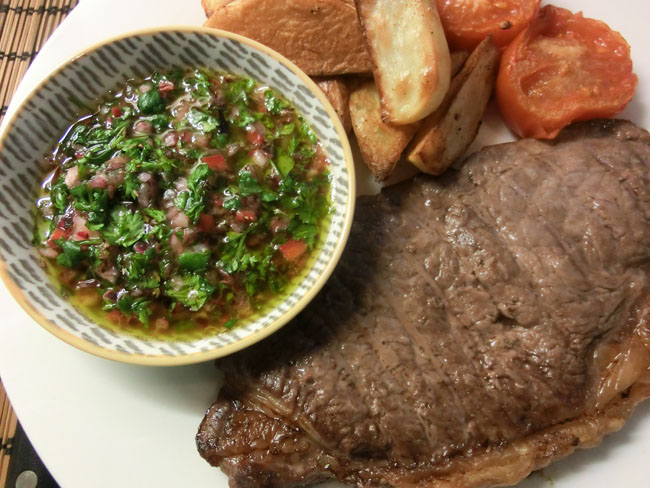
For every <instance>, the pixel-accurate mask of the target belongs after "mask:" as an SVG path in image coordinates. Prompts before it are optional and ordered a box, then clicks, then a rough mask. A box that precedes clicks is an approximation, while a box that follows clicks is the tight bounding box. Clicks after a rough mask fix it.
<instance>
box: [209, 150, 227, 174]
mask: <svg viewBox="0 0 650 488" xmlns="http://www.w3.org/2000/svg"><path fill="white" fill-rule="evenodd" d="M203 162H204V163H205V164H207V165H208V168H210V169H211V170H212V171H228V170H229V169H230V167H229V166H228V162H227V161H226V158H224V157H223V155H222V154H212V155H210V156H203Z"/></svg>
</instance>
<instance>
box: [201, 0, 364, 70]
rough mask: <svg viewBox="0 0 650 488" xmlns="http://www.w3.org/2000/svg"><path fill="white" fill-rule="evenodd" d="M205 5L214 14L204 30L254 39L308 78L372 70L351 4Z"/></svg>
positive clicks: (234, 1) (295, 0)
mask: <svg viewBox="0 0 650 488" xmlns="http://www.w3.org/2000/svg"><path fill="white" fill-rule="evenodd" d="M203 6H204V8H205V9H206V11H209V12H211V13H212V15H211V16H210V17H209V18H208V20H207V22H206V23H205V24H204V25H205V26H206V27H215V28H217V29H223V30H227V31H230V32H235V33H237V34H241V35H243V36H246V37H250V38H251V39H255V40H256V41H259V42H261V43H262V44H265V45H267V46H269V47H270V48H271V49H275V50H276V51H278V52H279V53H281V54H283V55H285V56H286V57H287V58H289V59H290V60H291V61H293V62H294V63H296V64H297V65H298V66H299V67H300V68H302V70H303V71H305V72H306V73H307V74H308V75H314V76H331V75H336V74H342V73H369V72H370V71H371V68H372V63H371V61H370V56H369V55H368V52H367V51H366V46H365V43H364V40H363V35H362V33H361V27H360V26H359V21H358V19H357V12H356V9H355V7H354V5H353V4H352V2H351V1H350V0H230V1H228V0H204V3H203ZM214 9H216V10H214Z"/></svg>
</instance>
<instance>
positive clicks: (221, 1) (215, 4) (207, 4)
mask: <svg viewBox="0 0 650 488" xmlns="http://www.w3.org/2000/svg"><path fill="white" fill-rule="evenodd" d="M235 1H236V0H201V6H202V7H203V10H204V11H205V16H206V17H210V16H211V15H212V14H213V13H214V12H215V11H216V10H219V9H220V8H221V7H223V6H225V5H227V4H229V3H230V2H235Z"/></svg>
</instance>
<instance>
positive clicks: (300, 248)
mask: <svg viewBox="0 0 650 488" xmlns="http://www.w3.org/2000/svg"><path fill="white" fill-rule="evenodd" d="M278 249H279V250H280V252H281V253H282V255H283V256H284V259H286V260H287V261H295V260H296V259H298V258H299V257H300V256H302V255H303V254H304V253H305V251H306V250H307V244H305V243H304V242H302V241H297V240H295V239H291V240H290V241H288V242H285V243H284V244H282V245H281V246H280V247H279V248H278Z"/></svg>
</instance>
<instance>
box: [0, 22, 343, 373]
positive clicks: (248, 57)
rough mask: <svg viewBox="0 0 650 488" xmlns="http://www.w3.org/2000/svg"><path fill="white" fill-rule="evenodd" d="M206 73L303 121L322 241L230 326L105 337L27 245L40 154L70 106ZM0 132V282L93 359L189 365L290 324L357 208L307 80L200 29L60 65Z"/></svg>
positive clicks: (153, 36)
mask: <svg viewBox="0 0 650 488" xmlns="http://www.w3.org/2000/svg"><path fill="white" fill-rule="evenodd" d="M191 66H196V67H199V66H201V67H207V68H212V69H215V70H220V71H229V72H233V73H235V74H238V75H243V76H248V77H250V78H253V79H255V80H257V81H258V82H260V83H262V84H264V85H268V86H271V87H273V88H274V89H276V90H277V91H278V92H279V93H281V94H283V95H284V96H285V97H286V98H287V99H288V100H290V101H291V102H292V103H293V105H294V106H295V107H296V108H297V109H298V111H299V112H300V113H301V114H302V115H303V116H304V117H305V119H306V120H307V122H308V123H309V124H310V126H311V127H312V129H313V130H314V131H315V132H316V134H317V136H318V138H319V140H320V141H321V143H322V144H323V147H324V149H325V152H326V153H327V155H328V157H329V158H330V161H331V163H332V165H331V174H332V182H331V191H332V194H331V202H332V207H333V211H332V214H331V220H330V221H329V226H326V227H325V232H326V234H324V238H321V240H320V244H319V245H318V246H317V248H316V250H315V251H314V253H313V257H312V258H311V260H310V261H309V262H308V264H307V270H306V271H305V273H303V274H302V275H301V280H300V282H299V284H297V286H295V287H293V289H291V290H290V291H289V292H287V294H286V295H285V296H282V297H279V298H278V299H277V300H276V301H275V302H274V303H273V304H272V305H273V306H272V308H269V307H265V313H264V314H263V315H259V316H253V317H251V318H250V319H249V320H247V321H244V322H243V323H242V324H241V325H239V326H238V327H237V328H235V329H233V330H230V331H227V332H223V333H220V334H218V335H213V336H211V337H205V338H201V339H196V340H188V341H165V340H153V339H143V338H140V337H137V336H134V335H131V334H129V333H125V332H120V331H115V330H109V329H107V328H104V327H102V326H100V325H98V324H97V323H95V322H93V321H92V320H91V319H89V318H88V317H86V316H84V315H83V314H82V313H80V312H79V311H78V310H76V309H75V308H74V307H73V306H72V305H71V304H70V303H69V302H68V301H66V300H65V299H64V298H62V297H61V296H60V294H59V293H58V291H57V290H56V288H55V287H54V286H53V285H52V283H51V281H50V279H49V278H48V276H47V275H46V273H45V271H44V270H43V269H42V268H41V266H40V265H39V258H38V256H37V253H36V251H35V249H34V247H33V246H32V243H31V236H32V229H33V225H34V218H33V209H34V201H35V195H36V189H37V186H38V184H39V182H40V178H41V177H42V176H43V170H44V168H43V161H44V158H43V155H44V154H45V153H46V152H47V151H48V150H49V149H51V147H52V146H53V144H54V143H55V142H56V140H57V138H58V137H59V136H60V135H61V134H62V133H63V131H64V130H65V128H66V127H68V125H69V124H70V123H72V122H73V121H74V120H75V119H76V116H75V115H76V112H77V105H76V104H75V103H74V102H73V101H72V100H73V99H74V100H77V101H81V102H85V103H89V102H92V101H93V100H94V99H96V98H98V97H99V96H101V95H103V94H105V93H106V92H107V91H109V90H111V89H114V88H115V87H117V86H118V85H119V84H120V83H122V82H123V81H124V80H126V79H128V78H132V77H143V76H146V75H148V74H149V73H151V72H153V71H154V70H156V69H159V70H164V69H170V68H176V67H178V68H182V67H191ZM6 122H7V123H6V124H5V125H4V127H5V130H4V131H3V133H2V134H1V135H0V176H1V179H0V226H1V227H2V230H3V232H2V236H0V256H1V258H2V259H1V261H0V275H1V276H2V279H3V280H4V282H5V284H6V285H7V287H8V288H9V290H10V292H11V293H12V294H13V296H14V297H15V299H16V300H17V301H18V303H20V305H21V306H22V307H23V308H24V309H25V310H26V311H27V312H28V313H29V314H30V315H31V316H32V317H33V318H34V319H35V320H36V322H38V323H39V324H40V325H42V326H43V327H45V329H47V330H48V331H50V332H51V333H53V334H54V335H55V336H57V337H59V338H60V339H62V340H64V341H65V342H67V343H69V344H71V345H73V346H75V347H78V348H79V349H82V350H84V351H87V352H90V353H92V354H95V355H97V356H101V357H104V358H108V359H113V360H117V361H122V362H127V363H134V364H147V365H160V366H163V365H178V364H189V363H196V362H200V361H206V360H209V359H213V358H217V357H220V356H224V355H227V354H230V353H232V352H235V351H237V350H240V349H242V348H244V347H247V346H249V345H251V344H253V343H255V342H257V341H259V340H261V339H263V338H264V337H266V336H268V335H269V334H271V333H273V332H274V331H276V330H278V329H279V328H280V327H282V326H283V325H284V324H286V323H287V322H288V321H289V320H290V319H291V318H293V317H294V316H295V315H296V314H297V313H298V312H299V311H300V310H302V309H303V308H304V307H305V306H306V305H307V303H308V302H309V301H310V300H311V299H312V298H313V297H314V296H315V295H316V293H317V292H318V291H319V290H320V288H321V287H322V286H323V284H324V283H325V281H326V280H327V279H328V277H329V276H330V274H331V273H332V271H333V269H334V267H335V266H336V263H337V262H338V259H339V257H340V255H341V252H342V251H343V247H344V246H345V242H346V240H347V237H348V233H349V229H350V224H351V222H352V214H353V211H354V198H355V181H354V165H353V160H352V154H351V152H350V146H349V143H348V140H347V137H346V134H345V131H344V129H343V127H342V125H341V123H340V121H339V119H338V117H337V116H336V113H335V112H334V110H333V108H332V107H331V105H330V104H329V102H328V101H327V100H326V98H325V97H324V95H323V94H322V92H321V91H320V90H319V89H318V87H317V86H316V85H315V84H314V82H313V81H312V80H311V79H310V78H309V77H308V76H307V75H305V74H304V73H303V72H302V71H300V69H299V68H297V67H296V66H295V65H294V64H293V63H291V62H290V61H288V60H287V59H286V58H284V57H283V56H281V55H280V54H278V53H276V52H274V51H272V50H271V49H269V48H267V47H265V46H263V45H261V44H259V43H257V42H254V41H252V40H249V39H246V38H244V37H242V36H238V35H236V34H231V33H228V32H223V31H217V30H214V29H205V28H198V27H170V28H160V29H150V30H143V31H138V32H134V33H130V34H127V35H124V36H121V37H119V38H115V39H111V40H109V41H107V42H105V43H102V44H100V45H97V46H95V47H93V48H91V49H89V50H87V51H84V52H82V53H81V54H79V55H77V56H76V57H74V58H73V59H72V60H70V61H68V62H66V63H64V64H63V65H61V66H60V67H59V68H57V69H56V70H55V71H54V72H53V73H52V74H50V75H49V76H48V77H47V78H46V79H45V80H43V81H42V82H41V83H40V84H39V85H38V87H37V88H36V89H35V90H34V91H33V92H32V93H31V94H30V95H29V96H28V97H27V98H26V100H25V102H24V103H23V104H22V105H21V106H20V107H19V108H18V110H17V111H16V112H15V113H14V115H13V117H12V118H11V120H8V121H6Z"/></svg>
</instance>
